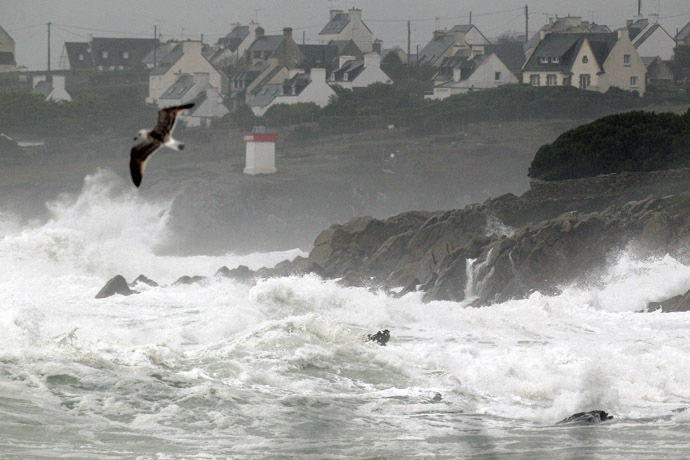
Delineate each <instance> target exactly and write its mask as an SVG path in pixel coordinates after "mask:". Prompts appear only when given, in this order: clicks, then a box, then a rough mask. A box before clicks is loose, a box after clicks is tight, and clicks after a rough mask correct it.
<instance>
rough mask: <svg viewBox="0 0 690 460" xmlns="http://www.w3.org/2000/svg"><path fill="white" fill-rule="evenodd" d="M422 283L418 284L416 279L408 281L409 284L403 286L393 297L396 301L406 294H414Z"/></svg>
mask: <svg viewBox="0 0 690 460" xmlns="http://www.w3.org/2000/svg"><path fill="white" fill-rule="evenodd" d="M421 284H422V283H420V282H419V280H418V279H417V278H415V279H413V280H412V281H410V284H408V285H407V286H405V287H404V288H403V289H402V291H400V292H398V293H397V294H395V295H394V297H395V298H396V299H399V298H400V297H403V296H405V295H406V294H409V293H410V292H416V291H417V286H419V285H421Z"/></svg>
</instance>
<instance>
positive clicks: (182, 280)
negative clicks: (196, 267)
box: [173, 275, 208, 286]
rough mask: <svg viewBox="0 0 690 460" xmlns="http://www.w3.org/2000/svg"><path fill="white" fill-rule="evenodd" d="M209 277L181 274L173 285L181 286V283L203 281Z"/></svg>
mask: <svg viewBox="0 0 690 460" xmlns="http://www.w3.org/2000/svg"><path fill="white" fill-rule="evenodd" d="M207 279H208V276H199V275H196V276H187V275H185V276H180V277H179V278H178V279H177V280H176V281H175V282H174V283H173V286H179V285H181V284H194V283H201V282H203V281H206V280H207Z"/></svg>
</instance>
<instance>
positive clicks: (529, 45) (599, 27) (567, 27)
mask: <svg viewBox="0 0 690 460" xmlns="http://www.w3.org/2000/svg"><path fill="white" fill-rule="evenodd" d="M552 32H556V33H561V34H608V33H611V29H609V27H608V26H606V25H603V24H597V23H595V22H589V21H583V20H582V17H580V16H570V15H568V16H565V17H561V18H559V17H558V16H555V17H551V18H549V22H548V24H545V25H544V26H542V28H541V29H539V31H538V32H537V33H535V34H534V35H532V37H531V38H530V39H529V40H527V42H526V43H525V44H524V51H525V55H526V56H527V57H529V55H530V54H532V52H533V51H534V49H535V48H536V47H537V45H538V44H539V41H540V40H541V37H542V36H543V35H545V34H549V33H552Z"/></svg>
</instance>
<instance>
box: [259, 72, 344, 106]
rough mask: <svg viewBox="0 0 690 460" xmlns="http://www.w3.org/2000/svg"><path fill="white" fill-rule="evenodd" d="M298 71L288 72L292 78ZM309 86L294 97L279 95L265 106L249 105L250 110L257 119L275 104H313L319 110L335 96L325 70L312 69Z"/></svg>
mask: <svg viewBox="0 0 690 460" xmlns="http://www.w3.org/2000/svg"><path fill="white" fill-rule="evenodd" d="M299 71H300V69H294V70H293V71H291V72H290V77H291V78H292V77H293V76H294V75H295V74H296V73H297V72H299ZM309 79H310V82H309V84H308V85H307V86H306V87H305V88H304V89H303V90H302V91H301V92H300V93H299V94H296V95H291V94H281V95H279V96H276V97H275V98H273V100H272V101H271V102H270V103H268V104H267V105H263V106H259V105H251V104H250V107H251V110H252V112H253V113H254V115H256V116H257V117H262V116H263V115H264V114H265V113H266V112H267V111H268V109H270V108H271V107H273V106H274V105H276V104H298V103H300V102H313V103H314V104H316V105H318V106H319V107H321V108H324V107H326V106H327V105H328V102H329V100H330V97H331V96H333V95H335V91H333V88H331V87H330V86H329V85H328V83H326V69H318V68H313V69H311V71H310V73H309Z"/></svg>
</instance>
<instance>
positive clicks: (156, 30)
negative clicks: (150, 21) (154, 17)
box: [153, 25, 158, 67]
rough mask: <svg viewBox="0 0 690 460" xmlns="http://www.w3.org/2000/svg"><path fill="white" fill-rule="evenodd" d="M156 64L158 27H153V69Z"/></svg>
mask: <svg viewBox="0 0 690 460" xmlns="http://www.w3.org/2000/svg"><path fill="white" fill-rule="evenodd" d="M157 63H158V25H155V26H153V67H156V64H157Z"/></svg>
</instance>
